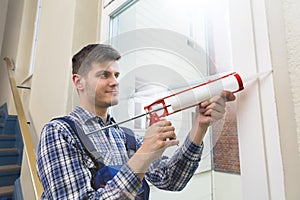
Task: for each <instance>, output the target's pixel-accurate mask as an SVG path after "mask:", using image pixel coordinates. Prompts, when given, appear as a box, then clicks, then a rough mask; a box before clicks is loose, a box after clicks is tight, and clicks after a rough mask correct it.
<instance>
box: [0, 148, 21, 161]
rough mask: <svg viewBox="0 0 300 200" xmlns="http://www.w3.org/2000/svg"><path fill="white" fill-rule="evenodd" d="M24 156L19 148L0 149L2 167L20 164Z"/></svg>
mask: <svg viewBox="0 0 300 200" xmlns="http://www.w3.org/2000/svg"><path fill="white" fill-rule="evenodd" d="M21 161H22V155H21V154H20V151H19V150H18V149H17V148H0V165H14V164H20V163H21Z"/></svg>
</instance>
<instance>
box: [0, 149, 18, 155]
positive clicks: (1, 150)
mask: <svg viewBox="0 0 300 200" xmlns="http://www.w3.org/2000/svg"><path fill="white" fill-rule="evenodd" d="M18 152H19V150H18V148H1V149H0V154H3V153H18Z"/></svg>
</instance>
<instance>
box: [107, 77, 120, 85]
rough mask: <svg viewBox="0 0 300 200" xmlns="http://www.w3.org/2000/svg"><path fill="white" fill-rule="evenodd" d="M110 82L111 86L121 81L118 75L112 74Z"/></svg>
mask: <svg viewBox="0 0 300 200" xmlns="http://www.w3.org/2000/svg"><path fill="white" fill-rule="evenodd" d="M109 84H110V85H111V86H118V85H119V81H118V79H117V77H116V76H112V77H111V80H110V82H109Z"/></svg>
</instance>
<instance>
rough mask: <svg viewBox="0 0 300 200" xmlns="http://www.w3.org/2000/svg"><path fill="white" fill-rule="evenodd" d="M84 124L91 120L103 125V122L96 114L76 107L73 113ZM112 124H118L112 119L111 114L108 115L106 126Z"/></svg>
mask: <svg viewBox="0 0 300 200" xmlns="http://www.w3.org/2000/svg"><path fill="white" fill-rule="evenodd" d="M73 113H74V114H75V115H76V116H77V117H78V118H79V119H80V120H81V121H82V122H83V123H84V124H85V123H87V122H88V121H90V120H96V121H98V122H99V121H101V122H102V124H104V123H103V121H102V119H101V117H99V116H97V115H95V114H94V113H91V112H89V111H87V110H85V109H84V108H82V107H80V106H76V107H75V109H74V112H73ZM112 123H116V122H115V120H114V118H113V117H111V116H110V115H109V114H107V122H106V125H109V124H112Z"/></svg>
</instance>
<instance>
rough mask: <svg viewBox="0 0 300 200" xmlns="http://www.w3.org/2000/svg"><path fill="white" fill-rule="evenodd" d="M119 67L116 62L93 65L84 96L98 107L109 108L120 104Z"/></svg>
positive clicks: (87, 78) (86, 79)
mask: <svg viewBox="0 0 300 200" xmlns="http://www.w3.org/2000/svg"><path fill="white" fill-rule="evenodd" d="M119 74H120V72H119V67H118V63H117V62H116V61H107V62H103V63H92V65H91V68H90V71H89V72H88V73H87V74H86V75H85V77H84V79H85V81H84V95H85V96H86V98H87V100H88V102H89V103H90V104H91V105H93V104H94V105H95V106H96V107H98V108H99V107H101V108H108V107H109V106H112V105H116V104H117V103H118V93H119V82H118V80H117V79H118V77H119Z"/></svg>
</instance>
